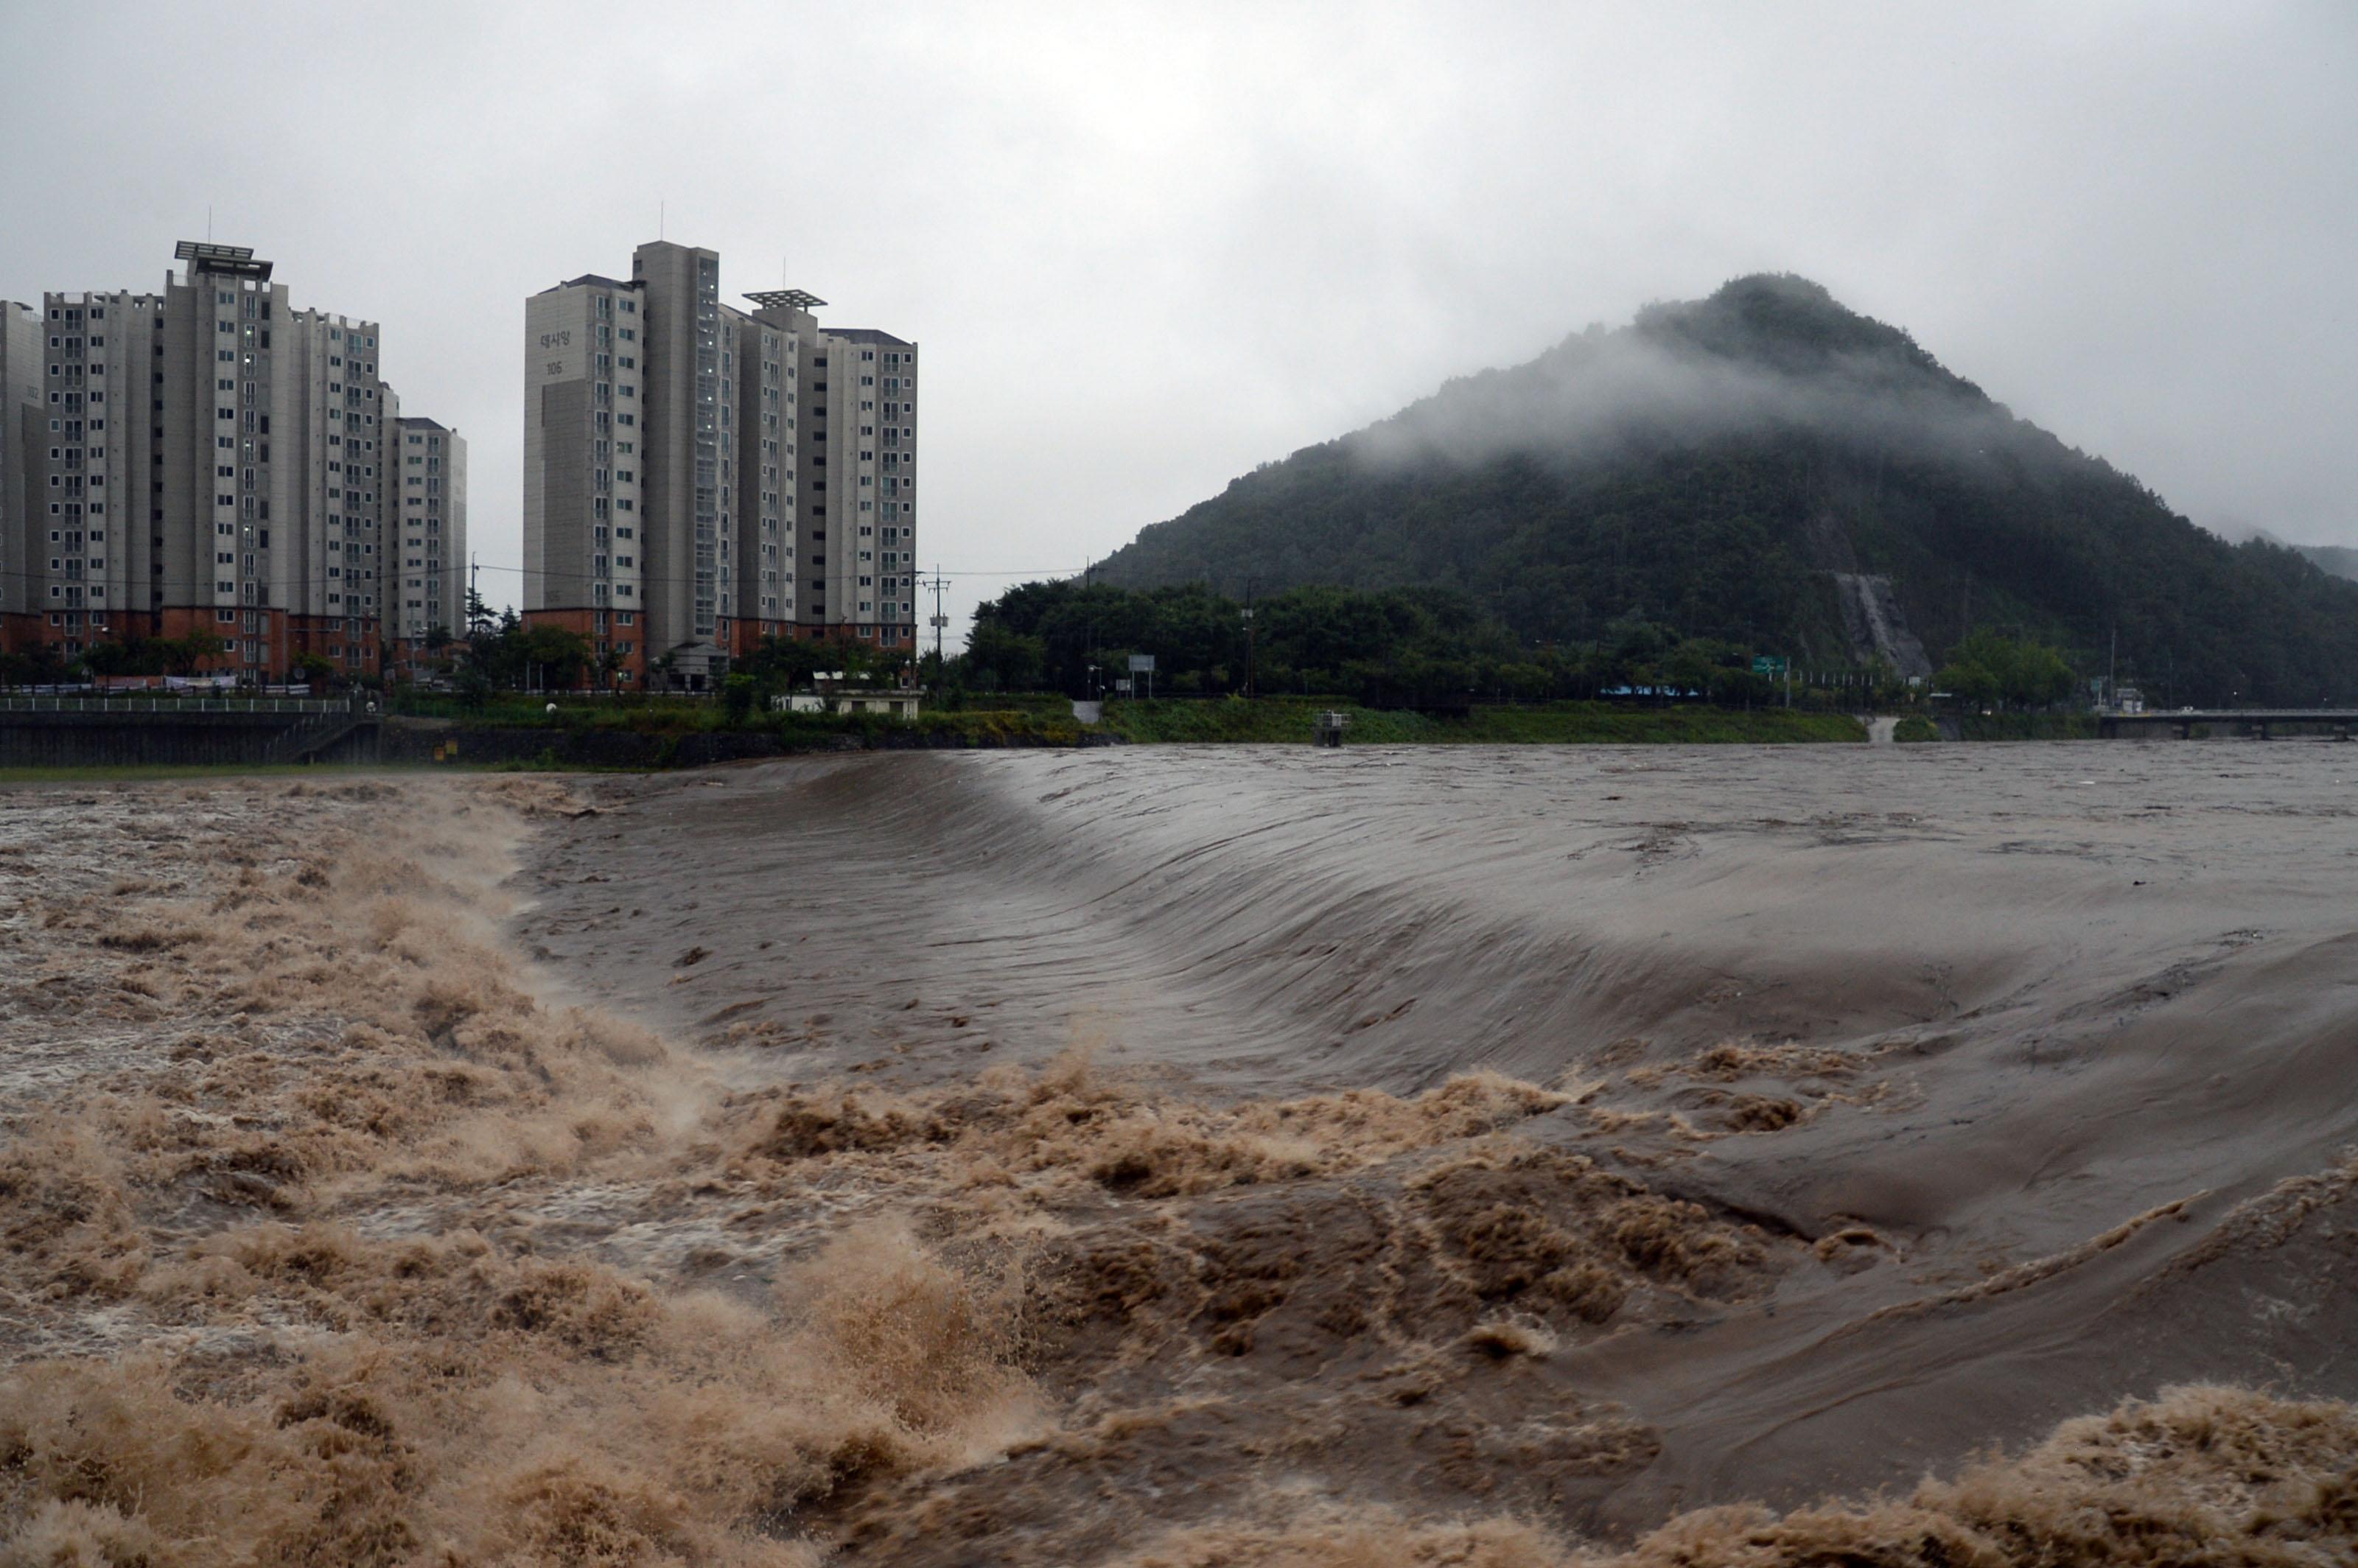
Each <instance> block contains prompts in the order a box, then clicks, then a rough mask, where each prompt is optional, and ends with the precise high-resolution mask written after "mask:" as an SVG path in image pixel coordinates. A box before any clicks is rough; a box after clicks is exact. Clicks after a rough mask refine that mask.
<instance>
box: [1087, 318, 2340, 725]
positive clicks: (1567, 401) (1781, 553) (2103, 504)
mask: <svg viewBox="0 0 2358 1568" xmlns="http://www.w3.org/2000/svg"><path fill="white" fill-rule="evenodd" d="M1099 574H1100V579H1101V580H1104V581H1109V582H1111V583H1116V584H1121V585H1128V586H1136V587H1146V586H1155V585H1162V584H1174V583H1181V582H1208V583H1209V584H1210V585H1211V586H1213V587H1215V588H1217V589H1219V590H1221V591H1224V592H1228V593H1240V592H1245V591H1252V592H1257V593H1271V592H1276V591H1280V590H1282V589H1288V588H1292V587H1296V586H1300V585H1304V584H1312V583H1330V584H1337V585H1342V586H1347V587H1351V588H1357V589H1395V588H1439V589H1453V590H1455V591H1456V592H1458V593H1460V594H1462V595H1464V596H1465V597H1466V599H1467V600H1470V601H1471V602H1472V604H1473V605H1474V606H1476V608H1477V609H1478V610H1479V611H1481V612H1483V613H1484V614H1485V615H1487V616H1491V617H1495V618H1496V619H1498V621H1500V622H1503V623H1504V624H1505V625H1506V626H1507V627H1509V629H1510V631H1511V632H1512V633H1513V634H1515V635H1517V636H1519V637H1520V638H1523V639H1525V640H1526V641H1528V642H1531V643H1552V644H1562V643H1594V642H1597V641H1600V640H1602V639H1605V638H1606V637H1607V636H1608V635H1609V633H1608V631H1607V629H1608V627H1612V626H1615V625H1621V626H1626V625H1628V624H1629V623H1631V622H1650V623H1653V624H1657V625H1660V626H1662V627H1665V628H1666V629H1667V630H1668V632H1669V633H1671V634H1672V635H1675V636H1678V637H1691V638H1692V637H1702V638H1719V639H1725V640H1726V641H1728V642H1730V643H1744V644H1748V645H1751V646H1755V647H1761V648H1773V649H1778V650H1780V651H1783V652H1786V653H1788V654H1790V655H1792V656H1793V657H1794V658H1795V659H1796V660H1797V661H1805V662H1807V663H1810V664H1812V665H1818V666H1822V667H1823V666H1824V665H1828V664H1831V663H1837V662H1840V661H1843V660H1845V659H1854V658H1855V659H1857V660H1859V661H1860V662H1866V661H1868V660H1870V659H1871V658H1872V657H1873V656H1874V655H1875V654H1877V651H1878V650H1880V651H1881V653H1882V654H1883V655H1884V656H1885V657H1886V658H1887V659H1895V660H1897V662H1901V663H1906V662H1909V661H1911V660H1913V661H1921V662H1931V663H1937V662H1938V660H1939V659H1940V657H1941V656H1942V654H1945V653H1946V652H1947V651H1948V650H1949V649H1951V648H1952V647H1953V646H1955V645H1956V644H1957V643H1960V642H1961V641H1963V638H1964V636H1965V634H1966V633H1968V632H1969V631H1971V630H1973V629H1974V628H1975V627H1980V628H1983V629H1985V630H1991V631H1996V632H1999V633H2006V634H2009V635H2014V636H2019V637H2025V638H2031V639H2037V640H2039V641H2041V642H2045V643H2054V644H2056V645H2059V646H2061V647H2063V648H2065V649H2067V650H2071V651H2074V652H2075V654H2076V655H2077V656H2078V658H2079V662H2080V663H2081V664H2082V667H2083V668H2084V669H2087V670H2090V671H2100V670H2102V669H2103V668H2104V667H2105V664H2106V661H2107V660H2108V658H2109V656H2110V651H2111V649H2112V647H2113V645H2114V639H2115V636H2117V639H2118V642H2117V646H2118V658H2119V668H2120V671H2121V674H2122V677H2123V678H2124V679H2125V680H2127V679H2134V680H2136V681H2138V682H2139V683H2141V684H2142V685H2143V686H2144V687H2146V688H2147V692H2148V694H2149V695H2151V696H2154V697H2158V698H2159V699H2161V700H2165V701H2171V702H2180V701H2183V702H2208V701H2222V702H2224V701H2234V700H2243V701H2285V702H2289V701H2301V702H2314V701H2318V700H2320V698H2327V699H2331V700H2333V701H2336V702H2345V701H2347V702H2358V583H2352V582H2347V581H2342V580H2339V579H2334V578H2332V577H2330V576H2329V575H2327V573H2325V572H2323V571H2320V570H2319V569H2318V568H2317V567H2316V566H2314V565H2313V564H2311V562H2310V561H2309V559H2307V558H2304V557H2303V556H2302V555H2301V554H2300V553H2299V552H2298V551H2295V550H2292V549H2288V548H2286V547H2283V546H2277V545H2275V544H2272V543H2270V542H2268V541H2266V540H2265V539H2255V540H2253V541H2250V542H2248V543H2245V544H2243V545H2237V546H2231V545H2228V544H2227V543H2225V542H2224V541H2223V540H2221V539H2219V538H2218V537H2216V536H2215V535H2211V534H2209V533H2206V532H2204V531H2203V530H2201V529H2200V528H2197V527H2196V526H2195V525H2194V524H2192V523H2190V522H2189V521H2187V520H2186V519H2185V518H2183V517H2181V516H2179V515H2178V514H2175V513H2173V512H2171V511H2170V510H2169V507H2168V506H2167V505H2166V504H2165V503H2163V502H2162V500H2161V498H2160V497H2158V496H2157V495H2155V494H2154V493H2153V492H2151V491H2149V490H2147V489H2146V488H2145V486H2143V485H2142V484H2140V483H2138V482H2137V481H2136V479H2134V478H2132V477H2131V476H2129V475H2127V474H2125V473H2122V472H2120V471H2119V470H2115V469H2114V468H2113V467H2112V466H2110V465H2109V464H2107V463H2106V462H2104V460H2102V459H2101V458H2097V457H2093V456H2090V455H2088V454H2086V453H2082V452H2081V451H2078V450H2076V449H2072V448H2070V447H2067V446H2065V445H2064V444H2063V443H2062V442H2061V441H2059V440H2058V439H2056V438H2054V437H2053V436H2051V435H2050V434H2048V433H2047V432H2046V431H2044V430H2042V429H2040V428H2039V427H2037V426H2035V425H2032V424H2030V423H2028V421H2025V420H2021V419H2017V418H2016V417H2014V416H2013V415H2012V414H2010V413H2009V412H2008V411H2007V410H2006V407H2005V406H2003V405H2000V404H1997V403H1995V402H1993V401H1992V400H1991V399H1990V398H1989V397H1988V396H1987V395H1985V394H1984V393H1983V391H1982V390H1981V388H1979V387H1978V386H1975V385H1974V384H1973V383H1971V382H1969V381H1966V380H1964V379H1963V378H1962V377H1960V376H1957V375H1954V374H1952V373H1950V372H1949V371H1948V370H1946V369H1945V368H1943V367H1942V364H1941V363H1940V362H1939V361H1937V360H1936V359H1934V358H1933V357H1932V355H1931V354H1930V353H1929V352H1927V351H1925V350H1924V349H1922V348H1920V347H1919V346H1918V345H1917V343H1916V342H1915V341H1914V340H1913V339H1912V338H1910V337H1909V335H1908V334H1907V333H1906V332H1904V331H1902V330H1899V329H1898V328H1896V327H1890V326H1887V325H1885V324H1884V323H1882V322H1879V321H1876V320H1872V319H1868V318H1866V317H1863V316H1860V315H1857V314H1855V312H1853V311H1851V310H1848V309H1846V308H1844V307H1843V306H1842V305H1840V304H1838V303H1837V302H1836V301H1835V300H1834V299H1833V297H1831V296H1830V295H1829V294H1828V293H1827V292H1826V291H1825V290H1824V289H1823V288H1822V287H1818V286H1817V285H1815V284H1813V283H1810V282H1808V281H1806V280H1803V279H1801V278H1796V277H1781V276H1755V277H1747V278H1740V279H1738V280H1736V281H1735V282H1733V283H1730V284H1728V285H1727V286H1725V287H1723V288H1721V289H1720V290H1719V291H1718V292H1717V293H1715V294H1714V295H1713V296H1712V297H1710V298H1708V299H1704V300H1700V301H1695V302H1690V303H1682V304H1666V305H1656V306H1650V307H1649V308H1647V309H1645V310H1644V311H1642V312H1640V313H1639V317H1638V319H1636V320H1635V321H1634V322H1632V323H1631V324H1630V325H1628V326H1627V327H1623V328H1620V329H1617V330H1609V331H1608V330H1604V329H1602V328H1595V327H1592V328H1590V329H1589V330H1587V331H1585V332H1583V333H1579V334H1577V335H1575V336H1574V337H1572V338H1569V339H1567V340H1566V341H1563V342H1562V343H1560V344H1558V345H1557V346H1556V347H1554V348H1552V349H1551V350H1549V351H1547V352H1546V353H1544V354H1541V356H1540V357H1539V358H1538V359H1536V360H1533V361H1531V362H1530V363H1528V364H1523V365H1519V366H1516V367H1515V368H1513V369H1510V370H1502V371H1487V372H1485V373H1481V374H1479V375H1476V376H1472V377H1469V378H1466V379H1464V380H1460V381H1455V382H1452V383H1450V384H1448V385H1446V386H1444V388H1443V389H1442V390H1441V391H1440V392H1439V393H1438V394H1436V395H1433V396H1432V397H1429V398H1426V399H1424V400H1423V401H1422V402H1420V403H1417V404H1415V405H1413V406H1411V407H1409V408H1407V409H1405V410H1403V411H1401V413H1400V414H1398V415H1395V416H1392V417H1391V418H1389V419H1386V420H1383V421H1381V422H1380V423H1379V424H1376V425H1373V426H1370V427H1368V428H1366V429H1364V430H1360V431H1357V432H1356V433H1354V434H1352V435H1349V436H1347V437H1344V438H1341V439H1339V440H1335V441H1330V442H1327V443H1325V445H1323V446H1317V447H1311V448H1306V449H1303V450H1302V451H1299V452H1296V453H1294V454H1293V456H1292V457H1291V458H1288V459H1286V460H1284V461H1282V462H1278V463H1271V464H1267V465H1264V466H1263V467H1262V468H1260V469H1259V470H1256V471H1254V472H1253V473H1250V474H1248V475H1246V476H1245V477H1243V478H1241V479H1238V480H1237V481H1234V482H1233V483H1231V484H1230V485H1229V486H1228V490H1227V491H1226V492H1223V493H1222V494H1220V495H1219V496H1217V497H1215V498H1214V499H1212V500H1209V501H1206V502H1204V503H1201V504H1199V505H1197V506H1195V507H1193V508H1191V509H1190V510H1188V511H1187V512H1186V513H1184V514H1182V515H1180V516H1178V517H1176V518H1174V519H1173V520H1171V521H1170V522H1167V523H1161V524H1154V525H1152V526H1151V527H1148V528H1146V529H1144V530H1143V531H1141V533H1140V535H1139V536H1138V538H1137V540H1136V541H1135V542H1134V543H1132V544H1130V545H1129V546H1126V547H1124V548H1123V549H1121V550H1120V551H1119V552H1117V553H1116V554H1115V555H1114V556H1113V557H1110V558H1109V560H1107V561H1106V562H1104V563H1103V564H1102V566H1101V567H1100V568H1099ZM1877 579H1888V581H1887V583H1884V582H1880V581H1878V580H1877ZM1846 600H1847V602H1846ZM1910 632H1912V633H1913V636H1912V638H1911V637H1910V636H1909V633H1910ZM1895 636H1896V638H1897V643H1896V644H1895V641H1894V638H1895ZM1916 643H1920V644H1921V651H1919V650H1918V649H1917V648H1916V646H1915V644H1916ZM1902 654H1904V655H1905V656H1904V657H1903V656H1902Z"/></svg>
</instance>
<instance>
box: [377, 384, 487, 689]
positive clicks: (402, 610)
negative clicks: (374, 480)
mask: <svg viewBox="0 0 2358 1568" xmlns="http://www.w3.org/2000/svg"><path fill="white" fill-rule="evenodd" d="M396 429H397V430H398V432H399V438H398V440H397V441H396V442H395V445H394V447H393V464H392V467H390V468H389V469H387V470H386V472H387V473H389V474H390V475H391V476H392V490H391V492H390V496H389V499H390V501H391V503H392V505H391V507H390V509H389V510H388V511H387V512H386V514H385V519H386V520H385V537H384V553H385V556H386V560H385V564H384V569H383V571H382V573H381V580H382V581H383V583H384V640H385V647H386V649H387V652H388V654H389V656H390V657H391V658H392V660H393V662H394V667H395V673H397V674H400V675H404V676H413V675H416V674H420V673H422V672H423V671H424V670H425V669H426V668H427V666H428V665H429V663H430V660H429V655H430V654H432V653H433V652H434V649H433V646H432V644H433V643H434V641H435V639H436V636H437V633H445V634H448V635H449V636H451V637H462V636H464V635H466V632H467V624H466V621H467V440H466V438H465V437H463V436H461V435H460V434H459V432H458V431H456V430H453V429H451V428H449V427H448V426H445V425H442V424H440V423H438V422H437V421H435V420H432V419H427V418H422V417H421V418H415V419H412V418H404V419H402V420H401V421H400V422H399V424H398V426H397V427H396Z"/></svg>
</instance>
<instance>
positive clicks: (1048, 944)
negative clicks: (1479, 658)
mask: <svg viewBox="0 0 2358 1568" xmlns="http://www.w3.org/2000/svg"><path fill="white" fill-rule="evenodd" d="M2354 872H2358V754H2353V752H2350V751H2346V750H2343V749H2342V748H2338V747H2334V746H2331V745H2326V744H2310V743H2281V744H2273V745H2265V746H2264V745H2258V744H2250V743H2233V742H2216V743H2211V742H2190V743H2169V744H2161V743H2157V744H2134V743H2119V744H2095V743H2080V744H2071V745H2053V746H2028V745H2026V746H1927V747H1911V748H1874V749H1868V748H1856V749H1854V748H1843V747H1833V746H1826V747H1795V748H1748V747H1746V748H1739V747H1698V748H1671V747H1662V748H1644V749H1618V748H1610V749H1608V748H1568V749H1540V748H1531V749H1521V750H1509V751H1473V750H1455V749H1440V748H1431V749H1419V750H1405V751H1391V752H1385V751H1375V750H1357V751H1353V750H1347V751H1344V752H1310V751H1307V750H1274V749H1271V750H1262V749H1240V748H1226V749H1200V750H1199V749H1187V748H1154V749H1146V748H1141V749H1134V750H1113V751H1093V752H1077V753H1073V752H1014V753H980V754H942V753H923V754H875V755H853V756H847V757H831V758H825V759H810V760H803V761H796V762H783V763H774V764H765V765H762V766H755V767H746V768H734V769H729V770H722V771H719V772H713V773H702V774H676V775H664V776H656V777H647V778H629V779H597V780H574V781H566V782H564V783H561V784H560V783H557V782H551V781H541V780H431V781H416V780H403V781H399V782H397V783H387V784H375V783H367V782H354V783H346V784H326V785H305V784H287V782H285V781H278V780H268V781H244V782H237V783H229V784H199V785H189V784H157V785H142V786H124V787H121V788H111V789H91V788H83V789H80V790H63V789H41V790H18V791H16V792H13V793H11V794H9V795H5V796H0V887H5V888H6V889H7V891H8V893H9V898H10V900H11V904H10V907H9V908H7V909H6V911H5V913H0V961H5V965H6V976H5V981H0V984H5V991H0V1090H5V1096H6V1099H5V1106H0V1108H5V1117H6V1122H5V1136H6V1138H7V1141H6V1143H5V1144H0V1245H4V1246H5V1252H0V1357H5V1362H6V1363H7V1365H6V1366H5V1368H0V1543H5V1544H0V1565H13V1564H16V1563H27V1564H30V1563H39V1564H44V1565H49V1564H65V1563H92V1564H95V1563H116V1564H130V1563H150V1564H157V1565H162V1564H167V1563H215V1562H222V1563H246V1562H265V1563H278V1562H322V1563H325V1562H339V1563H344V1562H351V1563H477V1562H481V1563H691V1562H694V1563H704V1562H725V1563H776V1564H801V1563H829V1562H874V1563H894V1564H900V1563H945V1564H947V1563H960V1564H964V1563H1007V1564H1015V1563H1027V1564H1028V1563H1101V1564H1109V1565H1111V1564H1126V1565H1135V1568H1146V1565H1150V1564H1152V1565H1161V1568H1213V1565H1215V1564H1233V1565H1239V1568H1242V1565H1256V1564H1260V1565H1270V1568H1276V1565H1288V1568H1376V1565H1379V1564H1393V1563H1401V1564H1408V1563H1422V1564H1444V1563H1455V1564H1464V1565H1466V1568H1554V1565H1558V1564H1565V1563H1617V1564H1627V1565H1630V1568H1637V1565H1644V1568H1668V1565H1671V1564H1687V1565H1691V1568H1769V1565H1774V1564H1787V1563H1791V1564H1800V1563H1862V1564H1892V1565H1899V1564H1922V1565H1924V1568H1933V1565H1936V1564H1938V1565H1943V1568H1963V1565H1966V1564H1976V1565H1980V1564H1987V1565H1992V1568H1995V1565H1997V1564H2026V1565H2027V1564H2058V1565H2061V1564H2066V1563H2151V1564H2161V1563H2190V1562H2196V1563H2253V1564H2286V1565H2293V1564H2324V1563H2344V1562H2347V1561H2350V1560H2352V1557H2353V1552H2358V1410H2353V1407H2352V1406H2351V1405H2350V1404H2348V1403H2345V1402H2343V1401H2347V1400H2352V1399H2353V1398H2358V1358H2353V1354H2352V1349H2351V1347H2352V1346H2353V1345H2358V1096H2353V1093H2352V1090H2351V1086H2352V1085H2353V1083H2358V903H2353V899H2352V892H2353V873H2354Z"/></svg>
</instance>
